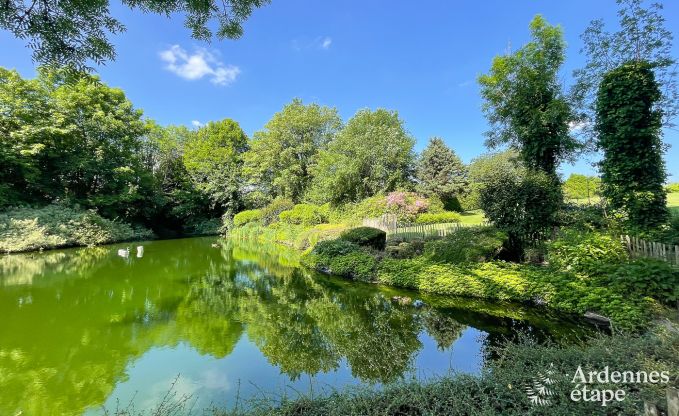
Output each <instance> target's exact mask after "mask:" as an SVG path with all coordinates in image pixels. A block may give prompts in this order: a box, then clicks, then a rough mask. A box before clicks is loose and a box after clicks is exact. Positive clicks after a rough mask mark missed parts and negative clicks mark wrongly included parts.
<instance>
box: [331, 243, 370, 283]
mask: <svg viewBox="0 0 679 416" xmlns="http://www.w3.org/2000/svg"><path fill="white" fill-rule="evenodd" d="M376 266H377V260H375V258H374V257H373V256H372V255H371V254H370V253H366V252H364V251H355V252H352V253H348V254H345V255H342V256H337V257H332V258H329V259H328V262H327V269H328V270H327V271H328V273H331V274H334V275H337V276H344V277H349V278H351V279H355V280H360V281H363V282H370V281H371V280H372V279H373V277H374V275H375V267H376Z"/></svg>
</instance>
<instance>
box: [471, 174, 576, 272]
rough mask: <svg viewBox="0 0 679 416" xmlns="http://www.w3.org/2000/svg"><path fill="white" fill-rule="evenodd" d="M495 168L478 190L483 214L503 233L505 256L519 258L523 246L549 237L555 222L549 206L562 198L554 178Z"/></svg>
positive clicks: (557, 202)
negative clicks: (505, 235)
mask: <svg viewBox="0 0 679 416" xmlns="http://www.w3.org/2000/svg"><path fill="white" fill-rule="evenodd" d="M518 173H519V174H518V175H517V174H516V173H512V172H509V171H499V172H498V173H497V174H495V175H493V176H491V177H489V178H488V179H487V180H486V182H485V183H484V186H483V188H482V189H481V191H480V196H481V197H480V200H481V208H482V209H483V210H484V212H485V213H486V217H488V219H489V220H490V221H491V222H492V223H493V224H494V225H495V226H496V227H497V228H499V229H500V230H502V231H504V232H506V233H507V237H508V242H507V249H508V251H509V255H510V256H512V257H515V258H519V259H520V258H521V257H522V256H523V254H524V250H525V249H526V248H529V247H531V246H532V245H534V244H535V243H537V242H539V241H541V240H545V239H547V238H548V237H550V235H551V233H552V232H553V230H554V228H553V227H554V226H556V225H557V224H558V219H557V211H555V210H554V209H553V207H554V206H558V204H560V203H561V200H562V199H563V195H562V194H561V188H560V187H557V186H554V178H553V177H552V176H551V175H548V174H546V173H544V172H541V171H536V170H531V169H521V170H519V171H518Z"/></svg>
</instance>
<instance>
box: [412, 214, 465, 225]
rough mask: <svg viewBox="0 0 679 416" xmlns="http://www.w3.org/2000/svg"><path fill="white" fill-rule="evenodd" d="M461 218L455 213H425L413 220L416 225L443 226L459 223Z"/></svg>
mask: <svg viewBox="0 0 679 416" xmlns="http://www.w3.org/2000/svg"><path fill="white" fill-rule="evenodd" d="M460 218H462V216H461V215H460V214H458V213H457V212H450V211H444V212H437V213H435V214H432V213H429V212H425V213H423V214H420V215H418V216H417V218H416V219H415V223H416V224H445V223H450V222H460Z"/></svg>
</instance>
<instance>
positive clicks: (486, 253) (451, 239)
mask: <svg viewBox="0 0 679 416" xmlns="http://www.w3.org/2000/svg"><path fill="white" fill-rule="evenodd" d="M505 239H506V235H505V234H504V233H503V232H501V231H498V230H497V229H495V228H493V227H478V228H477V227H474V228H471V227H470V228H459V229H457V230H455V231H454V232H453V233H452V234H449V235H447V236H446V237H445V238H443V239H441V240H434V241H428V242H426V243H425V246H424V256H425V257H426V258H428V259H429V260H431V261H435V262H443V263H464V262H474V261H486V260H490V259H492V258H495V257H496V256H497V255H498V254H499V253H500V251H501V250H502V245H503V243H504V241H505Z"/></svg>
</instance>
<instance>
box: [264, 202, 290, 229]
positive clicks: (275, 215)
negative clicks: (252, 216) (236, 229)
mask: <svg viewBox="0 0 679 416" xmlns="http://www.w3.org/2000/svg"><path fill="white" fill-rule="evenodd" d="M294 206H295V203H294V202H292V201H291V200H289V199H286V198H276V199H274V200H273V201H271V203H270V204H269V205H267V206H265V207H264V208H261V209H260V211H261V214H262V222H263V223H264V225H269V224H273V223H274V222H277V221H278V220H279V219H280V217H279V216H280V215H281V212H283V211H287V210H290V209H292V208H293V207H294Z"/></svg>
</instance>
